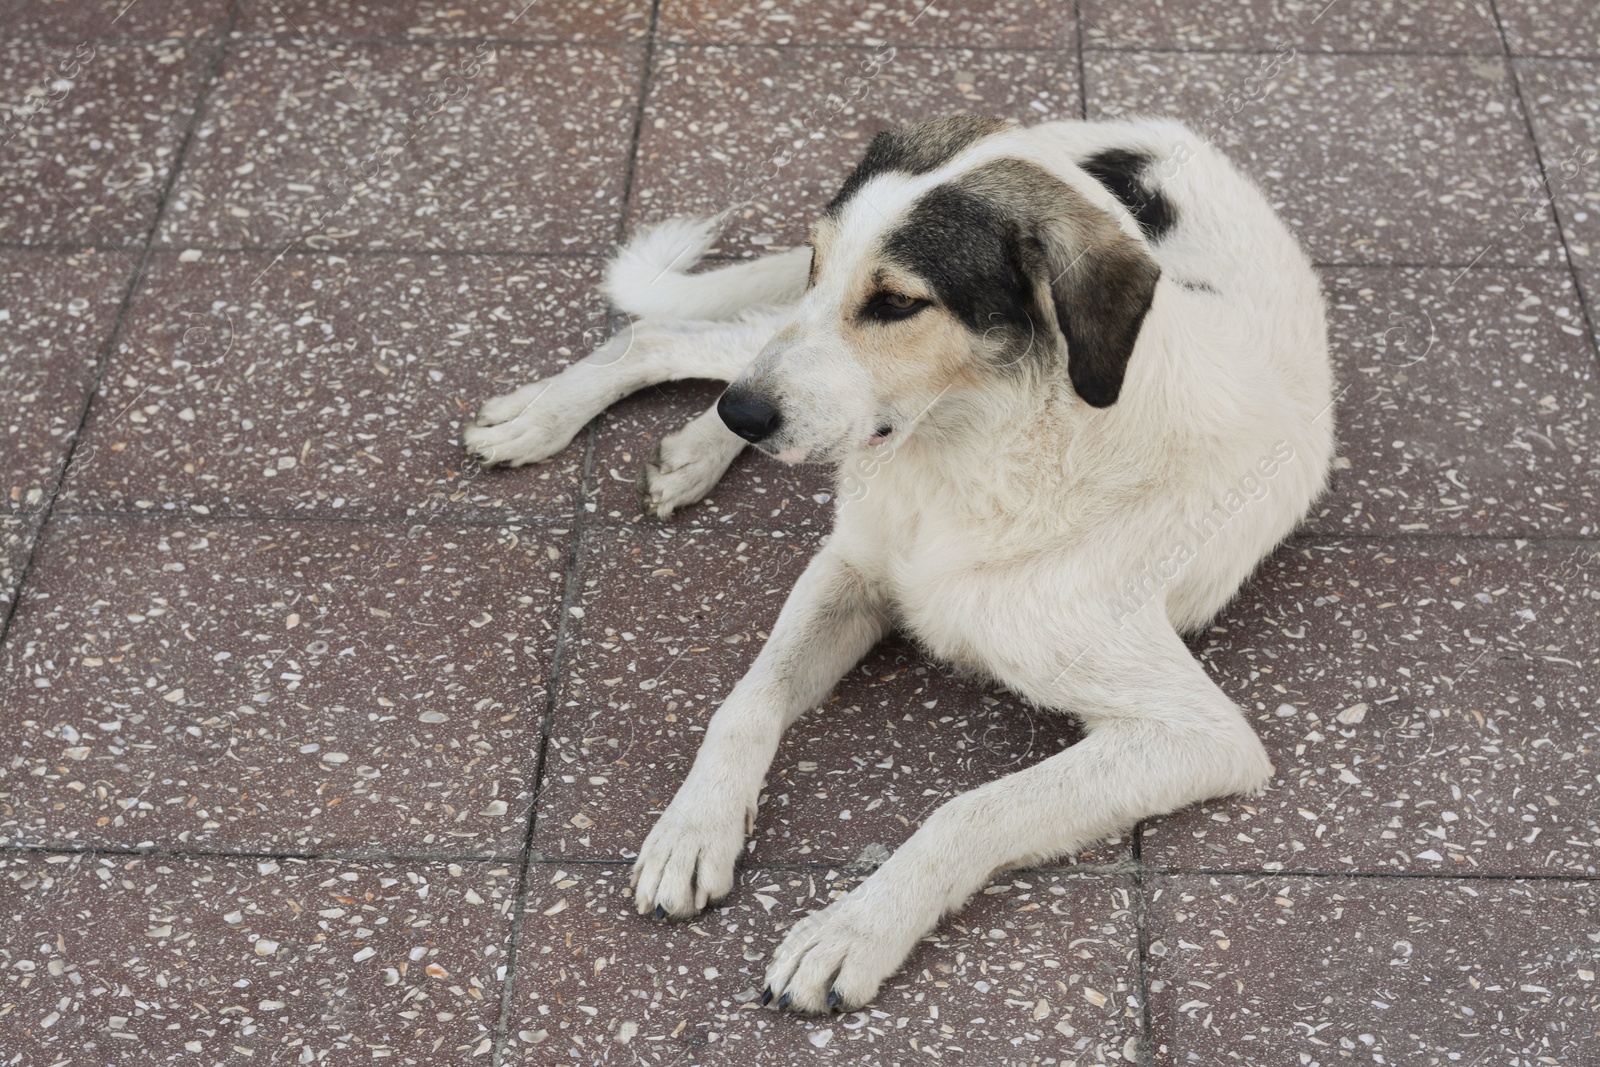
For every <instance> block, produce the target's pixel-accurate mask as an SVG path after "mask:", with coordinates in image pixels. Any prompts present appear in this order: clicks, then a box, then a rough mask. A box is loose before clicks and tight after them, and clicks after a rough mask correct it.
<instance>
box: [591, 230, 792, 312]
mask: <svg viewBox="0 0 1600 1067" xmlns="http://www.w3.org/2000/svg"><path fill="white" fill-rule="evenodd" d="M716 235H717V231H716V220H714V219H686V218H680V219H668V220H667V221H666V222H663V223H659V224H658V225H656V226H654V227H652V228H651V229H648V230H644V231H642V232H641V233H639V234H638V235H636V236H635V237H634V238H633V240H631V241H629V242H628V243H627V244H626V245H624V246H623V247H622V250H621V251H620V252H618V253H617V258H616V259H614V260H613V261H612V262H611V265H610V266H608V267H607V268H606V275H605V281H604V282H603V283H602V284H601V291H602V292H603V293H604V294H605V296H606V299H608V300H610V301H611V303H612V304H613V305H614V306H615V307H616V308H617V309H618V310H620V311H624V312H627V313H628V314H629V315H633V316H636V317H638V318H657V317H659V318H677V319H731V318H733V317H735V316H736V315H738V314H739V312H741V311H744V310H745V309H746V308H752V307H758V306H761V305H764V304H784V303H789V302H791V301H793V300H795V299H798V298H799V296H800V294H801V293H802V292H804V291H805V287H806V278H807V276H808V274H809V273H810V270H811V250H810V249H809V248H793V249H790V250H789V251H787V252H779V253H777V254H775V255H770V256H763V257H761V258H760V259H753V260H750V261H749V262H747V263H735V264H734V265H733V266H730V267H723V268H722V269H720V270H713V271H706V272H705V273H703V274H688V273H686V271H688V270H689V268H690V267H692V266H694V265H695V264H696V263H698V262H700V258H701V257H702V256H704V255H705V254H706V249H708V248H710V247H711V242H712V241H713V240H715V239H716Z"/></svg>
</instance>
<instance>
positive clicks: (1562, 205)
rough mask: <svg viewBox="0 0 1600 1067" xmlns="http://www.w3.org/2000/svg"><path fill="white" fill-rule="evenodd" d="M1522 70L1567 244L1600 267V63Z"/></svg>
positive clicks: (1584, 261) (1552, 63)
mask: <svg viewBox="0 0 1600 1067" xmlns="http://www.w3.org/2000/svg"><path fill="white" fill-rule="evenodd" d="M1596 27H1597V29H1596V32H1597V33H1600V16H1597V21H1596ZM1517 73H1518V76H1519V77H1520V78H1521V79H1522V89H1523V94H1524V96H1525V97H1526V99H1527V101H1528V106H1529V109H1530V110H1531V111H1532V112H1533V126H1534V133H1535V135H1536V136H1537V137H1538V139H1539V148H1540V151H1541V153H1542V154H1543V158H1544V171H1545V177H1546V179H1547V180H1548V181H1549V185H1550V195H1551V196H1552V197H1553V199H1554V202H1555V207H1556V213H1557V214H1558V215H1559V216H1560V218H1561V226H1562V229H1563V231H1564V232H1565V234H1566V238H1567V247H1568V249H1570V250H1571V252H1572V255H1573V258H1574V260H1575V261H1576V262H1577V263H1578V264H1579V265H1580V266H1581V267H1583V268H1585V269H1588V270H1595V269H1600V63H1580V62H1576V61H1561V60H1548V59H1546V60H1519V61H1518V62H1517Z"/></svg>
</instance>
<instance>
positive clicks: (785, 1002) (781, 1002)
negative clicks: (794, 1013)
mask: <svg viewBox="0 0 1600 1067" xmlns="http://www.w3.org/2000/svg"><path fill="white" fill-rule="evenodd" d="M788 1006H789V994H787V993H785V994H784V995H783V996H781V997H779V998H778V1007H780V1008H787V1007H788Z"/></svg>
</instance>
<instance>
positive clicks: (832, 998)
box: [828, 989, 844, 1011]
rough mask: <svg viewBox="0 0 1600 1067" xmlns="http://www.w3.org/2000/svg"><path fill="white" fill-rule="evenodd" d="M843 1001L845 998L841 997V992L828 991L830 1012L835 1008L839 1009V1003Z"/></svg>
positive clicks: (835, 990)
mask: <svg viewBox="0 0 1600 1067" xmlns="http://www.w3.org/2000/svg"><path fill="white" fill-rule="evenodd" d="M843 999H844V998H843V997H841V996H840V995H839V991H838V990H837V989H830V990H828V1010H829V1011H832V1010H833V1009H834V1008H837V1007H838V1006H839V1001H841V1000H843Z"/></svg>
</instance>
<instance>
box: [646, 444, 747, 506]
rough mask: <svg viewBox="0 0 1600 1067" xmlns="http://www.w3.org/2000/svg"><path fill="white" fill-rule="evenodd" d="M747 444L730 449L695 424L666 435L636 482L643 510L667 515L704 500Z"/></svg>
mask: <svg viewBox="0 0 1600 1067" xmlns="http://www.w3.org/2000/svg"><path fill="white" fill-rule="evenodd" d="M734 440H736V441H737V440H738V439H737V438H735V439H734ZM743 446H744V442H743V441H739V442H738V445H737V446H735V447H733V448H731V449H730V448H729V447H727V445H726V444H725V443H724V442H721V441H717V440H714V439H708V438H706V437H705V436H704V432H703V431H700V430H698V428H697V427H696V426H694V425H693V424H691V425H690V426H689V428H688V429H686V430H682V431H680V432H678V433H675V434H673V435H672V436H671V437H668V438H666V439H664V440H663V441H662V442H661V443H660V444H658V445H657V446H656V448H655V451H654V452H652V453H651V454H650V458H649V459H648V460H646V461H645V465H644V466H643V467H641V468H640V469H639V480H638V482H637V483H636V485H635V489H636V491H637V492H638V494H639V510H640V511H642V512H644V513H645V514H646V515H654V516H656V517H657V518H662V519H665V518H667V517H668V516H670V515H671V514H672V513H673V512H674V511H676V510H677V509H678V508H681V507H685V506H686V505H689V504H693V503H696V502H697V501H700V500H704V499H705V497H706V494H707V493H709V492H711V489H712V487H713V486H715V485H716V484H717V480H718V479H719V478H721V477H722V474H723V472H724V471H726V470H727V469H728V464H729V463H730V462H732V459H733V457H734V456H736V455H738V454H739V449H740V448H742V447H743Z"/></svg>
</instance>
